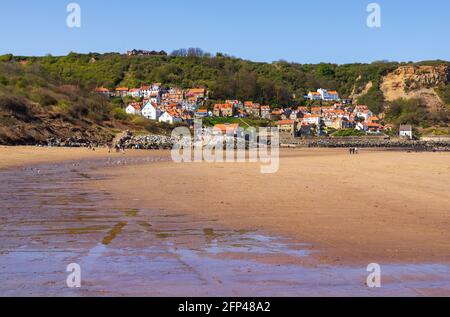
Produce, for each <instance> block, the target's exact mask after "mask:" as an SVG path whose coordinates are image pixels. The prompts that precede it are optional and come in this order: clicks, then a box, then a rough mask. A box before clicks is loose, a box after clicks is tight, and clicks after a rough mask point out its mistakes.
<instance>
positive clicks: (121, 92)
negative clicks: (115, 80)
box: [116, 87, 128, 97]
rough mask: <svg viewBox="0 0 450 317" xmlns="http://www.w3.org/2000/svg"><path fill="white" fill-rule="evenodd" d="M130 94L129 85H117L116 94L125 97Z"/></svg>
mask: <svg viewBox="0 0 450 317" xmlns="http://www.w3.org/2000/svg"><path fill="white" fill-rule="evenodd" d="M127 94H128V87H117V88H116V96H120V97H125V96H126V95H127Z"/></svg>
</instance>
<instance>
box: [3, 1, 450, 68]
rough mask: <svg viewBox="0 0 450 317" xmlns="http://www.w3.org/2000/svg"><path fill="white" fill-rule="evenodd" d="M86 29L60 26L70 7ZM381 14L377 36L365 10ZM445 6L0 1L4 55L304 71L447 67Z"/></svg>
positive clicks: (449, 48) (449, 46)
mask: <svg viewBox="0 0 450 317" xmlns="http://www.w3.org/2000/svg"><path fill="white" fill-rule="evenodd" d="M70 2H77V3H79V4H80V5H81V8H82V27H81V28H80V29H69V28H68V27H67V26H66V17H67V14H68V13H67V12H66V6H67V4H69V3H70ZM371 2H377V3H379V4H380V5H381V7H382V27H381V29H370V28H368V27H367V25H366V19H367V16H368V13H367V12H366V6H367V5H368V4H369V3H371ZM449 12H450V1H448V0H426V1H424V0H414V1H413V0H343V1H337V0H277V1H275V0H169V1H165V0H127V1H123V0H75V1H70V0H69V1H67V0H39V1H36V0H14V1H2V4H1V9H0V54H4V53H13V54H15V55H45V54H52V55H63V54H67V53H68V52H70V51H76V52H81V53H85V52H100V53H102V52H112V51H114V52H125V51H126V50H127V49H132V48H140V49H149V50H152V49H155V50H162V49H163V50H166V51H168V52H170V51H172V50H173V49H176V48H180V47H200V48H202V49H204V50H205V51H208V52H212V53H215V52H224V53H227V54H230V55H234V56H238V57H241V58H245V59H251V60H255V61H267V62H271V61H275V60H279V59H284V60H287V61H295V62H300V63H317V62H335V63H348V62H371V61H374V60H381V59H383V60H384V59H387V60H397V61H410V60H412V61H418V60H428V59H445V60H449V59H450V23H449V21H448V16H449Z"/></svg>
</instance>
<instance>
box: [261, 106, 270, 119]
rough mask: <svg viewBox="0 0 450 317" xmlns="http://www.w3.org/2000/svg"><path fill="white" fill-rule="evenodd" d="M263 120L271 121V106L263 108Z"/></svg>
mask: <svg viewBox="0 0 450 317" xmlns="http://www.w3.org/2000/svg"><path fill="white" fill-rule="evenodd" d="M261 118H264V119H270V106H261Z"/></svg>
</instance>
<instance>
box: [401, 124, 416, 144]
mask: <svg viewBox="0 0 450 317" xmlns="http://www.w3.org/2000/svg"><path fill="white" fill-rule="evenodd" d="M399 136H400V137H402V138H408V139H410V140H412V139H413V138H414V135H413V128H412V125H410V124H402V125H400V129H399Z"/></svg>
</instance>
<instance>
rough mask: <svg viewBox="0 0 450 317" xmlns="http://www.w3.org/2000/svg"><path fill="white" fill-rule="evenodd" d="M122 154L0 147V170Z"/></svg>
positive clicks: (138, 153)
mask: <svg viewBox="0 0 450 317" xmlns="http://www.w3.org/2000/svg"><path fill="white" fill-rule="evenodd" d="M126 155H128V156H133V157H135V156H138V157H139V156H140V157H142V156H155V155H159V156H165V155H167V152H164V153H163V151H152V152H143V151H133V150H127V151H126ZM122 156H123V154H122V153H116V152H115V151H113V153H108V149H107V148H96V149H95V151H93V150H90V149H87V148H59V147H37V146H36V147H33V146H15V147H12V146H0V169H5V168H12V167H21V166H27V165H32V164H41V163H58V162H65V161H73V160H83V159H91V160H93V159H101V158H106V157H122Z"/></svg>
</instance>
